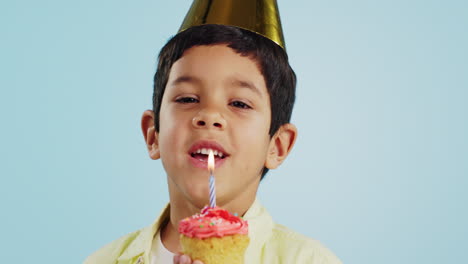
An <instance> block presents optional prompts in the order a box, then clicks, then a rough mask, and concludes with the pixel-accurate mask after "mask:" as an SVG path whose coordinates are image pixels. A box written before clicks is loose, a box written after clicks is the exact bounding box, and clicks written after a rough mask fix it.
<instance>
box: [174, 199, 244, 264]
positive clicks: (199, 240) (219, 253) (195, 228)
mask: <svg viewBox="0 0 468 264" xmlns="http://www.w3.org/2000/svg"><path fill="white" fill-rule="evenodd" d="M179 233H180V243H181V246H182V253H183V254H185V255H188V256H190V258H191V259H192V260H197V259H198V260H201V261H202V262H203V263H204V264H243V263H244V253H245V249H246V248H247V246H248V245H249V237H248V224H247V221H245V220H243V219H242V218H241V217H238V216H236V215H233V214H231V213H229V212H228V211H226V210H224V209H221V208H219V207H214V208H212V207H205V208H203V210H202V211H201V213H199V214H196V215H193V216H191V217H188V218H185V219H183V220H182V221H180V223H179Z"/></svg>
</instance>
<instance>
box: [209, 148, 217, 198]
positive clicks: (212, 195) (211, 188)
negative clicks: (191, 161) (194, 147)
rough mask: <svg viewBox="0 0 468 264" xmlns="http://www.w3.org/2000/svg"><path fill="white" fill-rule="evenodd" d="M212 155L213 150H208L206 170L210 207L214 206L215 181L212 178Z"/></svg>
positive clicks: (213, 165)
mask: <svg viewBox="0 0 468 264" xmlns="http://www.w3.org/2000/svg"><path fill="white" fill-rule="evenodd" d="M214 163H215V162H214V155H213V151H212V150H210V153H209V154H208V170H209V171H210V207H216V182H215V178H214V175H213V174H214V173H213V172H214V167H215V164H214Z"/></svg>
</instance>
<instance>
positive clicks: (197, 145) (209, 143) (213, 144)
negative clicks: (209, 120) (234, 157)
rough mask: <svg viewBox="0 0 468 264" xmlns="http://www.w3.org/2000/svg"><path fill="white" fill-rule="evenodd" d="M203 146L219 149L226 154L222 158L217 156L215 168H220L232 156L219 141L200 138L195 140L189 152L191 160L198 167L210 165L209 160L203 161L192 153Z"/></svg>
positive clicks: (204, 167)
mask: <svg viewBox="0 0 468 264" xmlns="http://www.w3.org/2000/svg"><path fill="white" fill-rule="evenodd" d="M201 148H205V149H212V150H217V151H220V152H222V153H223V154H224V158H222V159H221V158H217V157H215V168H219V167H220V166H221V165H222V164H223V163H224V162H225V161H226V159H228V158H229V156H230V155H229V153H227V152H226V150H225V149H224V148H223V146H221V145H220V144H219V143H218V142H216V141H212V140H199V141H197V142H195V143H194V144H193V145H192V146H191V147H190V149H189V151H188V152H187V155H188V157H189V160H190V162H191V163H192V165H194V166H195V167H197V168H202V169H207V167H208V162H207V161H202V160H199V159H197V158H194V157H192V153H193V152H195V151H197V150H198V149H201Z"/></svg>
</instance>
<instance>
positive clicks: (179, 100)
mask: <svg viewBox="0 0 468 264" xmlns="http://www.w3.org/2000/svg"><path fill="white" fill-rule="evenodd" d="M175 101H176V102H177V103H181V104H191V103H198V99H196V98H193V97H179V98H177V99H176V100H175Z"/></svg>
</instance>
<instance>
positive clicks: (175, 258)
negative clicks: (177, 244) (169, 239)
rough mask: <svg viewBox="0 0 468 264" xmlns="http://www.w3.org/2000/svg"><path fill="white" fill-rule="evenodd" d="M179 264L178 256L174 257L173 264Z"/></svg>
mask: <svg viewBox="0 0 468 264" xmlns="http://www.w3.org/2000/svg"><path fill="white" fill-rule="evenodd" d="M179 263H180V255H174V264H179Z"/></svg>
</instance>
